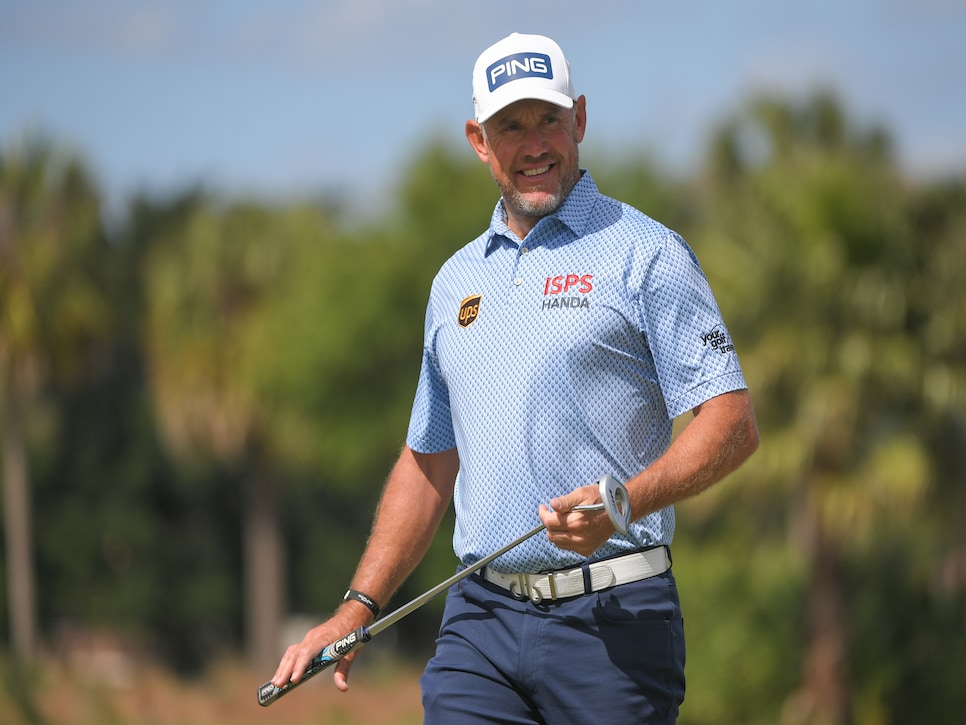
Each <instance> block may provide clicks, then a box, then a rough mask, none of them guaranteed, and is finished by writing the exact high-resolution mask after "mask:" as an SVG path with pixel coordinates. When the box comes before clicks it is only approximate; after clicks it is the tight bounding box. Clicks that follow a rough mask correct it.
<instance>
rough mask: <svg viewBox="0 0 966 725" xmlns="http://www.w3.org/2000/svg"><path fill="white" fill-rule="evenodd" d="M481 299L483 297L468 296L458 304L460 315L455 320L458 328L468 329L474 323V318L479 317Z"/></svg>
mask: <svg viewBox="0 0 966 725" xmlns="http://www.w3.org/2000/svg"><path fill="white" fill-rule="evenodd" d="M481 299H483V295H470V296H469V297H467V298H466V299H464V300H463V301H462V302H460V314H459V319H458V320H457V322H459V325H460V327H469V326H470V325H472V324H473V323H474V322H476V318H477V317H479V316H480V300H481Z"/></svg>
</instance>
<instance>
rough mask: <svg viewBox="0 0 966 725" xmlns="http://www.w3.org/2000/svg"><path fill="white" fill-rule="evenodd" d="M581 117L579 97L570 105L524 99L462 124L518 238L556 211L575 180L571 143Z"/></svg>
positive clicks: (579, 136)
mask: <svg viewBox="0 0 966 725" xmlns="http://www.w3.org/2000/svg"><path fill="white" fill-rule="evenodd" d="M586 118H587V116H586V105H585V100H584V97H583V96H581V97H580V98H578V99H577V101H576V103H575V104H574V108H572V109H567V108H561V107H560V106H557V105H554V104H552V103H547V102H546V101H535V100H525V101H518V102H517V103H514V104H512V105H510V106H507V107H506V108H504V109H503V110H501V111H500V112H499V113H497V114H496V115H494V116H493V117H491V118H490V119H489V120H487V121H486V123H485V124H484V127H483V128H482V129H481V128H480V125H479V124H477V123H476V122H474V121H469V122H467V125H466V136H467V138H468V139H469V141H470V144H471V145H472V146H473V148H474V150H475V151H476V152H477V155H478V156H479V157H480V160H481V161H483V162H484V163H485V164H487V165H488V166H489V167H490V173H491V174H492V175H493V179H494V181H496V183H497V186H499V187H500V191H501V193H502V194H503V203H504V206H505V207H506V210H507V217H508V218H507V225H508V226H509V227H510V228H511V229H513V231H514V232H516V234H517V235H518V236H520V237H521V238H522V237H524V236H526V234H527V233H528V232H529V231H530V230H531V229H532V228H533V227H534V225H535V224H536V223H537V222H538V221H539V220H540V219H541V218H542V217H545V216H547V215H548V214H552V213H553V212H555V211H556V210H557V209H559V208H560V205H561V204H563V202H564V200H565V199H566V198H567V194H569V193H570V190H571V189H572V188H573V187H574V184H576V183H577V180H578V178H579V177H580V163H579V154H578V151H577V144H579V143H580V142H581V141H582V140H583V137H584V129H585V127H586ZM521 232H522V233H521Z"/></svg>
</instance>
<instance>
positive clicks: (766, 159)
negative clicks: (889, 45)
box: [0, 93, 966, 724]
mask: <svg viewBox="0 0 966 725" xmlns="http://www.w3.org/2000/svg"><path fill="white" fill-rule="evenodd" d="M30 159H34V161H30ZM37 159H42V161H41V162H40V163H37V162H36V160H37ZM0 169H2V172H3V175H2V177H0V178H2V179H3V187H2V188H3V194H4V196H2V197H0V230H2V231H3V234H4V236H3V237H2V239H0V352H3V351H4V350H5V351H6V355H7V358H6V359H7V360H12V359H14V358H16V359H18V360H22V361H29V364H28V363H27V362H25V363H24V364H25V365H26V367H25V368H24V370H30V371H42V372H44V375H39V374H36V373H33V374H32V377H31V375H27V377H26V378H25V379H27V380H30V381H32V386H31V387H30V391H31V395H30V396H29V397H28V398H26V399H25V400H27V406H28V408H27V416H26V420H28V421H29V422H30V425H29V426H28V427H27V428H26V436H27V439H28V443H29V453H30V461H31V463H32V465H33V470H34V474H35V475H34V478H35V482H34V486H33V491H34V495H35V511H36V512H37V516H38V522H39V523H38V527H37V535H36V540H37V546H36V561H37V570H38V573H39V597H38V599H39V603H40V606H39V611H40V613H41V625H42V629H43V631H44V633H45V635H46V638H47V639H48V640H49V641H52V642H55V643H56V641H57V639H56V633H57V631H58V626H59V624H60V623H62V622H67V623H83V624H84V625H86V626H91V627H98V626H108V625H109V626H113V627H117V628H118V629H121V630H124V631H127V632H131V633H137V634H138V635H140V636H148V637H150V638H151V639H152V640H153V641H154V642H156V643H160V644H159V645H158V648H159V650H160V651H161V652H162V654H164V655H165V656H166V657H167V658H168V659H169V661H172V662H174V663H176V664H177V665H179V666H180V667H182V668H184V669H190V668H196V667H199V666H201V665H202V664H203V663H204V662H205V661H206V660H208V659H210V658H211V657H212V656H214V655H216V654H218V653H219V652H222V651H224V650H225V649H231V648H235V647H238V646H239V645H240V643H241V640H242V638H243V637H244V636H245V635H244V634H243V631H244V627H243V625H242V621H243V612H244V610H245V607H246V606H247V603H245V602H243V601H242V599H243V594H242V592H243V591H244V588H243V586H242V569H243V567H244V566H246V564H245V563H244V560H243V556H242V553H241V546H240V543H241V541H242V538H243V535H244V527H243V524H242V521H243V520H244V512H245V511H246V499H245V498H244V494H245V491H246V490H248V489H249V488H250V487H251V486H252V485H265V486H270V490H271V492H272V495H273V497H274V498H275V500H276V501H277V504H278V520H279V523H280V524H281V531H282V535H283V538H284V543H285V545H286V549H287V552H288V554H287V559H286V564H285V570H286V573H287V581H286V583H285V584H284V588H285V591H286V594H287V596H288V599H289V610H290V611H293V612H308V613H309V614H310V616H313V617H321V616H323V615H324V614H325V612H327V611H329V610H331V609H332V608H334V607H335V606H336V604H337V603H338V599H339V596H340V595H341V592H342V591H343V590H344V588H345V586H346V583H347V581H348V579H349V577H350V576H351V573H352V571H353V569H354V567H355V563H356V560H357V558H358V556H359V554H360V553H361V551H362V548H363V546H364V545H365V540H366V536H367V533H368V529H369V525H370V522H371V519H372V515H373V512H374V509H375V505H376V502H377V500H378V495H379V491H380V489H381V486H382V484H383V481H384V478H385V476H386V474H387V473H388V470H389V467H390V465H391V463H392V461H393V460H394V458H395V456H396V454H397V453H398V450H399V447H400V446H401V444H402V442H403V440H404V436H405V431H406V425H407V421H408V415H409V408H410V405H411V402H412V397H413V393H414V391H415V381H416V374H417V370H418V365H419V360H420V352H421V336H422V324H423V314H424V310H425V304H426V300H427V296H428V290H429V286H430V284H431V281H432V278H433V276H434V275H435V273H436V270H437V269H438V268H439V266H440V264H441V263H442V262H443V261H444V260H445V259H446V257H448V256H449V255H450V254H451V253H452V252H453V251H454V250H455V249H457V248H458V247H459V246H462V245H463V244H465V243H467V242H469V241H470V240H471V239H473V238H475V237H476V236H477V235H478V234H480V233H481V232H482V231H483V230H484V229H485V228H486V225H487V222H488V219H489V216H490V214H491V213H492V209H493V206H494V204H495V203H496V200H497V192H496V189H495V186H494V185H493V182H492V180H491V179H490V177H489V174H488V172H487V170H486V168H485V167H484V166H483V165H482V164H480V163H479V162H478V160H477V159H476V158H475V156H473V154H472V152H471V151H470V150H469V149H458V150H457V149H450V148H447V147H445V146H442V145H440V144H438V143H435V142H430V143H428V144H427V145H426V146H424V147H423V148H420V149H418V150H417V152H416V153H415V154H414V155H413V157H412V159H411V160H410V163H409V164H408V166H407V169H406V176H405V178H404V179H403V181H402V183H401V184H400V186H399V188H398V190H397V204H396V206H395V207H394V208H393V209H392V211H391V213H390V214H389V215H387V216H386V217H385V218H383V219H369V220H366V223H365V224H364V225H359V226H351V225H347V224H346V223H345V221H344V220H343V219H341V218H339V217H338V215H337V214H336V213H335V212H333V211H332V207H331V205H325V204H324V203H321V204H318V205H315V204H299V205H289V206H271V205H267V204H263V203H259V202H258V201H257V200H249V201H241V200H235V201H230V200H229V201H226V200H218V199H215V198H212V197H211V196H208V195H206V194H203V193H201V192H198V191H189V192H186V193H185V194H184V195H183V196H181V197H179V198H174V199H171V200H167V201H159V200H156V199H146V198H140V199H135V200H133V201H132V204H131V207H130V213H129V216H128V220H127V222H126V224H125V225H124V226H123V227H122V228H120V229H119V230H117V233H116V238H115V239H113V240H112V241H113V243H112V244H108V243H107V242H106V239H105V235H104V234H103V231H102V230H101V228H100V224H99V216H98V214H97V194H96V188H95V187H94V185H93V183H92V181H91V180H90V178H89V177H88V176H87V175H86V172H84V170H83V165H82V164H80V163H79V162H77V161H76V160H74V161H69V160H64V159H63V158H62V157H60V156H59V155H57V154H54V153H52V151H51V150H50V149H45V148H43V147H39V148H35V149H33V150H30V151H29V152H25V153H20V154H19V155H18V154H14V155H9V154H8V155H7V156H4V157H3V165H2V167H0ZM592 173H593V174H594V176H595V179H596V180H597V182H598V184H599V186H600V188H601V190H602V191H603V192H604V193H606V194H609V195H611V196H615V197H617V198H620V199H622V200H625V201H627V202H629V203H632V204H634V205H636V206H638V207H639V208H641V209H642V210H643V211H645V212H646V213H648V214H650V215H652V216H654V217H655V218H657V219H659V220H661V221H663V222H665V223H667V224H668V225H669V226H672V227H674V228H675V229H677V230H679V231H681V232H682V233H683V234H684V235H685V237H686V238H687V239H688V241H689V242H690V243H691V245H692V246H693V247H694V249H695V251H696V252H697V254H698V256H699V258H700V260H701V262H702V265H703V267H704V269H705V272H706V274H707V275H708V277H709V279H710V281H711V284H712V287H713V288H714V290H715V292H716V294H717V296H718V300H719V302H720V304H721V307H722V309H723V312H724V315H725V319H726V320H728V323H729V327H730V332H731V334H732V337H733V338H734V340H735V343H736V346H737V349H738V351H739V354H740V356H741V360H742V364H743V367H744V370H745V372H746V376H747V378H748V381H749V384H750V387H751V392H752V397H753V399H754V401H755V405H756V410H757V413H758V419H759V425H760V428H761V434H762V446H761V449H760V450H759V451H758V453H756V455H755V456H754V457H753V458H752V459H751V461H749V463H748V464H746V465H745V466H744V467H743V468H742V469H741V470H740V471H739V472H738V473H736V474H734V475H733V476H732V477H731V479H730V480H728V481H726V482H723V483H722V484H720V485H719V486H716V487H715V488H713V489H712V490H711V491H709V492H707V493H706V494H705V495H703V496H701V497H699V498H697V499H695V500H693V501H689V502H687V503H686V504H684V505H682V506H681V507H680V510H679V516H678V533H677V537H676V541H675V546H674V553H675V571H676V573H677V577H678V581H679V586H680V589H681V593H682V600H683V603H684V609H685V619H686V631H687V636H688V645H689V655H688V679H689V692H688V696H687V700H686V702H685V706H684V709H683V711H682V717H681V721H682V723H707V722H714V723H774V722H796V721H801V720H802V719H807V718H808V716H809V715H811V716H812V717H813V720H814V721H818V720H819V719H820V717H821V716H822V715H823V713H821V712H819V711H818V710H817V709H815V708H816V705H815V702H816V701H820V699H821V690H820V685H821V683H819V682H817V681H816V680H815V679H814V677H813V675H812V674H811V673H812V672H813V670H812V669H810V663H811V662H813V661H814V659H813V658H814V655H815V652H814V648H815V643H816V641H817V638H818V637H819V636H820V635H821V634H822V632H821V631H818V629H817V627H816V624H815V622H816V621H817V620H816V610H817V609H819V608H821V606H824V605H828V604H829V602H831V603H832V605H834V606H832V607H831V611H834V612H838V613H839V614H838V619H839V621H838V623H837V625H836V626H841V633H842V634H841V635H840V636H839V635H836V636H837V637H838V640H839V644H840V645H841V646H842V650H843V652H844V655H845V656H844V657H843V658H842V662H841V678H840V679H841V682H842V683H844V686H845V689H846V690H847V698H846V701H845V703H844V705H843V707H844V708H845V710H846V711H847V714H848V716H850V717H851V718H852V720H853V721H854V722H857V723H869V724H872V723H892V722H895V723H899V722H913V721H919V720H924V721H926V720H928V721H931V722H942V721H946V720H949V719H950V715H951V714H952V713H956V712H959V711H961V710H962V709H963V707H964V705H966V703H964V702H963V696H962V695H961V694H959V692H960V688H959V687H958V682H960V681H961V680H962V679H963V678H964V677H966V652H964V650H963V648H962V647H961V646H957V645H956V641H955V637H954V636H952V635H951V634H950V633H956V632H958V631H961V630H962V629H963V626H964V625H966V622H964V617H963V612H964V611H966V606H964V604H966V565H964V562H966V539H964V538H963V534H962V530H963V529H962V520H963V513H964V511H966V494H964V490H963V485H962V484H963V481H964V480H966V458H964V456H963V453H962V451H963V448H964V443H966V315H964V314H963V311H964V310H966V297H964V295H966V292H964V290H966V286H964V285H963V284H962V283H961V280H962V279H963V278H964V276H966V180H964V178H959V179H950V180H944V181H915V180H911V179H908V178H905V177H904V176H903V175H902V174H901V172H900V170H899V169H898V168H897V166H896V163H895V161H894V160H893V158H892V154H891V149H890V141H889V138H888V135H887V134H886V133H885V132H884V131H883V130H881V129H878V128H862V127H859V126H857V125H856V124H855V123H854V121H853V120H852V119H850V118H849V117H848V115H847V114H846V112H845V110H844V108H843V107H842V105H841V104H840V103H839V102H838V100H837V99H835V98H834V96H832V95H831V94H828V93H819V94H816V95H815V96H812V97H810V98H805V99H800V100H791V99H782V98H776V97H764V98H759V99H753V100H752V101H750V102H749V103H748V104H747V107H746V108H744V109H743V110H742V111H741V112H740V113H738V114H736V116H735V117H734V118H731V119H725V120H724V121H723V122H722V123H721V124H720V126H719V127H718V129H717V130H716V132H715V133H714V134H713V136H712V137H711V138H710V140H709V146H708V152H707V159H706V164H705V167H704V168H703V169H702V170H701V172H700V173H699V174H696V175H695V176H694V177H693V178H690V179H685V180H681V181H673V180H669V179H668V178H667V177H666V175H665V174H664V173H663V171H662V170H661V169H660V168H659V167H658V166H657V165H656V164H654V163H653V162H652V161H649V160H647V159H644V158H635V157H633V156H627V157H622V159H621V160H619V161H610V162H606V163H604V164H603V165H602V167H601V168H594V169H592ZM11 180H15V181H11ZM51 189H55V190H58V191H57V193H56V194H52V193H51V191H50V190H51ZM57 194H60V195H61V196H57ZM52 200H59V201H58V202H57V204H54V203H53V202H52ZM65 200H69V201H70V203H67V201H65ZM11 209H14V210H16V214H17V216H16V217H15V218H16V224H15V225H14V226H13V227H11V226H10V221H9V220H10V219H11V218H14V217H11V212H10V210H11ZM62 209H67V210H69V213H67V214H66V215H64V214H61V215H60V216H58V213H57V211H58V210H62ZM4 225H6V226H4ZM11 228H14V229H16V230H17V231H16V234H17V236H16V237H14V236H11V233H10V232H9V229H11ZM11 260H13V261H11ZM3 361H4V358H3V355H0V363H2V362H3ZM48 372H50V373H52V374H50V375H47V374H46V373H48ZM20 374H22V373H20ZM7 389H8V390H9V389H10V385H9V383H8V384H7ZM243 482H248V483H247V484H245V483H243ZM259 482H260V483H259ZM451 532H452V520H451V518H448V519H447V520H446V521H445V522H444V524H443V526H442V527H441V529H440V532H439V534H438V535H437V537H436V540H435V541H434V543H433V546H432V547H431V550H430V552H429V554H428V555H427V557H426V558H425V560H424V561H423V563H422V565H421V566H420V567H419V568H418V569H417V571H416V572H415V573H414V575H413V576H412V577H411V580H410V581H409V582H407V583H406V585H405V586H404V588H403V589H402V590H401V591H400V592H399V594H398V595H397V597H396V600H397V601H396V602H395V603H396V604H398V603H402V602H405V601H407V600H408V599H410V598H411V597H413V596H415V595H416V594H419V593H421V592H422V591H425V590H426V589H428V588H430V587H431V586H432V585H434V584H435V583H437V582H438V581H439V580H440V579H441V578H443V577H445V576H448V575H449V574H451V573H452V571H453V567H454V566H455V560H454V557H453V555H452V550H451V541H450V537H451ZM0 601H3V602H5V601H6V599H4V600H0ZM441 603H442V602H441V600H440V601H438V602H436V603H434V604H433V605H431V606H429V607H427V608H425V610H422V611H421V612H419V613H417V614H414V615H413V616H412V617H410V618H407V620H406V621H405V622H404V623H401V624H400V625H399V626H398V632H397V634H398V642H399V643H400V645H401V647H400V649H401V650H402V651H406V652H418V653H419V654H418V655H417V656H415V658H416V659H418V658H419V657H421V656H422V655H423V654H424V653H425V652H426V650H427V648H429V647H431V645H432V639H433V636H434V634H435V629H436V626H437V624H438V621H437V620H438V612H439V607H440V606H441ZM3 606H6V604H5V603H4V604H0V610H2V608H3ZM836 631H838V630H836ZM810 708H811V709H810ZM803 713H804V715H803ZM839 715H841V713H839ZM829 721H833V722H834V721H835V720H834V717H832V716H830V720H829Z"/></svg>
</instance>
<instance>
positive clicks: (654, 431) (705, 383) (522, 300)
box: [407, 172, 746, 572]
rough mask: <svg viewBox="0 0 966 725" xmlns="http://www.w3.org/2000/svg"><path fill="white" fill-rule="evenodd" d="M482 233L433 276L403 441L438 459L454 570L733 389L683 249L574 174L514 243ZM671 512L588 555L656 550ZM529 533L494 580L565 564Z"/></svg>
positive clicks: (624, 476)
mask: <svg viewBox="0 0 966 725" xmlns="http://www.w3.org/2000/svg"><path fill="white" fill-rule="evenodd" d="M505 219H506V215H505V212H504V209H503V203H502V201H501V202H500V203H498V204H497V207H496V209H495V210H494V213H493V217H492V219H491V222H490V228H489V229H488V230H487V231H486V232H485V233H484V234H482V235H481V236H480V237H478V238H477V239H475V240H473V241H472V242H470V243H469V244H468V245H466V246H465V247H463V248H462V249H461V250H459V251H458V252H457V253H456V254H455V255H453V257H451V258H450V259H449V260H448V261H447V262H446V263H445V264H444V265H443V267H442V269H441V270H440V271H439V273H438V274H437V276H436V278H435V280H434V282H433V286H432V291H431V293H430V299H429V304H428V307H427V311H426V325H425V337H424V344H423V360H422V369H421V371H420V376H419V384H418V387H417V391H416V398H415V402H414V404H413V411H412V417H411V419H410V425H409V433H408V436H407V444H408V445H409V446H410V447H411V448H412V449H413V450H415V451H419V452H423V453H432V452H439V451H444V450H447V449H449V448H452V447H453V446H456V448H457V449H458V451H459V457H460V471H459V475H458V477H457V481H456V489H455V493H454V506H455V510H456V529H455V532H454V536H453V546H454V550H455V552H456V555H457V556H458V557H459V558H460V560H461V561H462V562H463V563H465V564H471V563H473V562H475V561H478V560H479V559H481V558H483V557H484V556H487V555H488V554H490V553H492V552H493V551H495V550H496V549H498V548H500V547H501V546H504V545H505V544H507V543H508V542H510V541H512V540H513V539H515V538H517V537H519V536H521V535H522V534H524V533H526V532H527V531H529V530H531V529H533V528H534V527H535V526H537V525H538V524H539V523H540V521H539V517H538V515H537V509H538V507H539V505H540V503H547V502H549V501H550V500H551V499H552V498H555V497H557V496H561V495H563V494H565V493H568V492H569V491H571V490H573V489H574V488H577V487H579V486H582V485H585V484H588V483H593V482H594V481H595V480H597V478H599V477H600V476H601V475H603V474H605V473H609V474H611V475H612V476H614V477H615V478H617V479H618V480H619V481H627V480H628V479H630V478H632V477H633V476H634V475H636V474H637V473H639V472H640V471H641V470H643V469H645V468H646V467H647V466H648V465H650V463H651V462H652V461H654V460H655V459H657V458H658V457H660V456H661V455H662V454H663V453H664V452H665V451H666V450H667V448H668V445H669V444H670V440H671V427H672V420H673V418H675V417H677V416H679V415H681V414H682V413H685V412H687V411H689V410H692V409H693V408H694V407H696V406H697V405H699V404H701V403H703V402H704V401H706V400H708V399H710V398H712V397H714V396H717V395H720V394H722V393H726V392H729V391H732V390H737V389H742V388H744V387H746V386H745V380H744V377H743V375H742V372H741V368H740V366H739V363H738V357H737V355H736V354H735V350H734V347H733V345H732V344H731V341H730V337H729V334H728V330H727V328H726V327H725V324H724V321H723V320H722V318H721V313H720V312H719V310H718V305H717V302H716V301H715V298H714V295H713V294H712V292H711V289H710V287H709V286H708V282H707V279H706V278H705V276H704V273H703V272H702V271H701V268H700V266H699V264H698V261H697V258H696V257H695V255H694V253H693V252H692V250H691V249H690V247H688V245H687V244H686V243H685V241H684V240H683V239H682V238H681V237H680V236H679V235H677V234H676V233H674V232H673V231H671V230H669V229H668V228H666V227H664V226H663V225H661V224H660V223H658V222H656V221H654V220H653V219H651V218H650V217H648V216H646V215H645V214H643V213H641V212H640V211H638V210H636V209H634V208H633V207H630V206H628V205H626V204H623V203H621V202H619V201H616V200H614V199H611V198H608V197H606V196H604V195H602V194H601V193H600V192H599V191H598V189H597V186H596V184H595V183H594V181H593V179H592V178H591V176H590V174H589V173H587V172H584V173H583V175H582V177H581V179H580V181H578V183H577V184H576V186H575V187H574V189H573V190H572V191H571V193H570V195H569V196H568V198H567V200H566V201H565V202H564V204H563V205H562V206H561V208H560V209H559V210H558V211H557V212H556V213H555V214H553V215H551V216H548V217H545V218H544V219H541V220H540V221H539V222H538V224H537V225H536V226H535V227H534V228H533V230H531V232H530V233H529V234H528V235H527V237H526V239H525V240H520V239H519V238H518V237H517V236H516V235H515V234H514V233H513V232H512V231H511V230H510V229H509V228H508V227H507V225H506V221H505ZM673 534H674V509H673V507H668V508H666V509H664V510H662V511H658V512H655V513H652V514H649V515H648V516H645V517H643V518H641V519H639V520H637V521H635V522H634V523H633V524H632V525H631V528H630V531H629V532H628V533H627V534H626V535H619V534H614V536H612V537H611V539H610V540H609V541H608V542H607V543H606V544H605V545H604V546H602V547H601V548H600V549H598V550H597V551H596V552H595V553H594V555H593V556H592V557H591V559H597V558H603V557H606V556H611V555H614V554H619V553H621V552H623V551H629V550H633V549H637V548H641V547H645V546H653V545H657V544H670V543H671V539H672V537H673ZM583 561H585V559H584V557H582V556H580V555H579V554H576V553H573V552H568V551H563V550H561V549H559V548H557V547H556V546H554V545H553V544H551V543H550V542H549V541H548V540H547V539H546V537H545V536H541V535H538V536H535V537H533V538H532V539H530V540H528V541H527V542H526V543H524V544H522V545H520V546H518V547H516V548H515V549H513V550H512V551H510V552H508V553H507V554H505V555H503V556H501V557H500V558H499V559H497V561H496V562H494V564H493V566H494V567H495V568H496V569H497V570H499V571H504V572H538V571H546V570H550V569H558V568H562V567H567V566H576V565H579V564H580V563H581V562H583Z"/></svg>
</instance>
